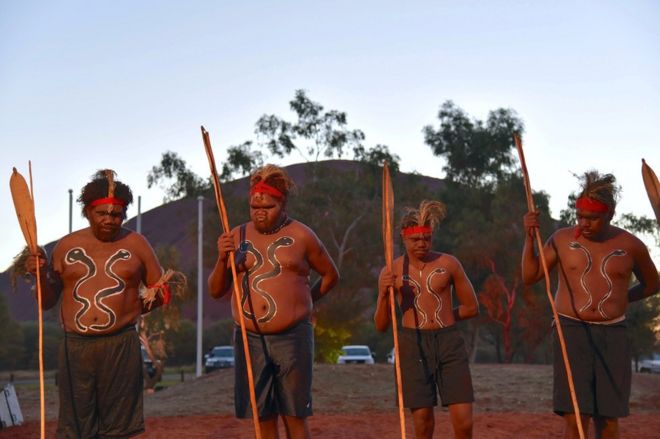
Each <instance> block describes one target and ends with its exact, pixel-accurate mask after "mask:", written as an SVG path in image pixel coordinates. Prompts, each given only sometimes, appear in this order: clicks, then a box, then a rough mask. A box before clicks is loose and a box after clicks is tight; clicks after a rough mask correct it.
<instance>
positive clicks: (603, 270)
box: [598, 249, 626, 320]
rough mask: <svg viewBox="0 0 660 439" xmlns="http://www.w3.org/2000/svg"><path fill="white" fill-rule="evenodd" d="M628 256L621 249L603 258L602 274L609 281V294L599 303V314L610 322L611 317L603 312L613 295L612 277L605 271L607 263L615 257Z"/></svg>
mask: <svg viewBox="0 0 660 439" xmlns="http://www.w3.org/2000/svg"><path fill="white" fill-rule="evenodd" d="M625 254H626V251H625V250H621V249H616V250H614V251H613V252H612V253H610V254H608V255H607V256H605V257H604V258H603V263H602V264H601V265H600V274H601V275H602V276H603V277H604V278H605V280H606V281H607V293H605V295H604V296H603V298H602V299H600V301H599V302H598V312H599V313H600V315H601V316H603V318H604V319H608V320H609V318H610V317H609V316H608V315H607V314H605V311H603V305H604V304H605V301H606V300H607V299H609V298H610V296H611V295H612V280H611V279H610V277H609V276H608V275H607V272H606V271H605V268H606V265H607V262H608V261H609V260H610V258H611V257H613V256H623V255H625Z"/></svg>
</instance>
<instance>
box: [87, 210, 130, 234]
mask: <svg viewBox="0 0 660 439" xmlns="http://www.w3.org/2000/svg"><path fill="white" fill-rule="evenodd" d="M87 220H89V226H90V227H91V229H92V233H93V234H94V236H96V238H97V239H98V240H100V241H104V242H108V241H112V240H113V239H114V238H115V237H116V236H117V234H118V233H119V230H120V229H121V224H122V223H123V222H124V208H123V207H121V206H118V205H116V204H99V205H98V206H94V207H88V208H87Z"/></svg>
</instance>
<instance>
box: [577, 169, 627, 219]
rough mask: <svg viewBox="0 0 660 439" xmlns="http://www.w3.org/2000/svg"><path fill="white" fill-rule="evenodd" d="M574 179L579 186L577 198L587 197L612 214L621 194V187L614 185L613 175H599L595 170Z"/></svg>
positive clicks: (614, 178)
mask: <svg viewBox="0 0 660 439" xmlns="http://www.w3.org/2000/svg"><path fill="white" fill-rule="evenodd" d="M576 177H577V178H578V179H579V180H580V186H581V191H580V193H579V195H578V198H582V197H587V198H591V199H592V200H596V201H600V202H601V203H604V204H606V205H607V206H608V207H609V208H610V212H611V213H614V209H615V208H616V203H617V201H618V199H619V194H620V192H621V187H620V186H619V185H618V184H617V183H616V177H614V175H612V174H600V173H599V172H598V171H596V170H590V171H587V172H585V173H584V174H582V175H579V176H576Z"/></svg>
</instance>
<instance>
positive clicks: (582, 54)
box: [0, 0, 660, 270]
mask: <svg viewBox="0 0 660 439" xmlns="http://www.w3.org/2000/svg"><path fill="white" fill-rule="evenodd" d="M658 23H660V2H657V1H626V2H621V1H618V2H617V1H570V2H569V1H555V2H534V1H488V2H485V1H484V2H478V1H452V2H450V1H433V2H432V1H407V2H395V1H334V2H312V1H287V0H281V1H277V2H275V1H270V2H262V1H258V2H257V1H252V2H251V1H245V0H244V1H194V0H193V1H163V0H158V1H155V0H154V1H124V0H120V1H116V0H115V1H93V2H90V1H69V0H62V1H34V0H23V1H18V0H16V1H9V0H0V148H1V150H2V164H3V166H2V172H3V175H4V178H5V182H6V183H5V187H4V189H2V190H0V201H2V203H3V205H5V206H6V207H5V209H6V210H5V213H4V214H3V215H1V216H0V221H1V225H2V230H3V231H4V237H3V239H2V244H1V246H0V270H4V269H6V268H7V266H8V265H9V263H10V261H11V258H12V257H13V256H14V255H15V254H16V253H18V252H19V251H20V250H21V248H22V246H23V245H24V240H23V237H22V235H21V232H20V229H19V227H18V222H17V221H16V216H15V214H14V209H13V205H12V202H11V196H10V192H9V185H8V181H9V176H10V174H11V170H12V167H13V166H16V167H17V168H18V169H19V171H21V172H22V173H23V174H24V175H25V176H26V177H27V171H28V170H27V163H28V160H32V168H33V176H34V190H35V197H36V212H37V223H38V227H39V242H40V243H41V244H46V243H47V242H50V241H53V240H56V239H58V238H59V237H61V236H63V235H65V234H66V233H67V232H68V190H69V189H73V190H74V194H75V196H77V195H78V194H79V191H80V189H81V187H82V186H83V185H84V184H85V183H86V182H87V181H88V180H89V177H90V175H92V174H93V173H94V172H95V171H96V170H97V169H101V168H112V169H115V170H116V171H117V173H118V178H119V179H120V180H122V181H123V182H125V183H127V184H129V185H130V186H131V187H132V189H133V192H134V194H135V195H136V198H137V195H140V196H141V197H142V210H143V211H147V210H149V209H151V208H154V207H156V206H158V205H159V204H161V203H162V199H163V195H164V193H163V191H162V190H160V189H158V188H151V189H147V174H148V172H149V170H150V169H151V167H152V166H153V165H156V164H158V162H159V161H160V157H161V154H162V153H163V152H165V151H168V150H169V151H174V152H176V153H177V154H179V155H180V156H181V157H182V158H183V159H184V160H186V162H187V163H188V165H189V166H190V167H191V169H193V170H194V171H195V172H196V173H198V174H199V175H203V176H206V175H208V165H207V162H206V156H205V154H204V150H203V145H202V139H201V136H200V131H199V127H200V125H204V126H205V127H206V128H207V129H208V130H209V132H210V133H211V138H212V141H213V145H214V149H215V155H216V160H218V161H219V162H221V161H222V160H223V159H224V158H226V149H227V147H229V146H233V145H237V144H240V143H242V142H244V141H246V140H251V139H254V138H255V135H254V124H255V122H256V121H257V119H258V118H259V117H260V116H261V115H263V114H276V115H278V116H280V117H283V118H287V119H293V113H292V112H291V111H290V110H289V107H288V102H289V101H290V100H291V99H292V98H293V96H294V92H295V90H297V89H304V90H306V91H307V93H308V96H309V97H310V98H311V99H312V100H314V101H316V102H319V103H321V104H322V105H323V106H324V107H325V108H326V109H336V110H340V111H345V112H346V113H347V116H348V126H349V128H351V129H361V130H362V131H364V133H365V134H366V141H365V145H366V146H374V145H376V144H384V145H387V146H388V147H389V148H390V149H391V150H392V151H393V152H394V153H396V154H398V155H399V156H400V157H401V159H402V166H401V167H402V170H403V171H405V172H411V171H417V172H419V173H421V174H425V175H429V176H433V177H438V178H441V177H443V173H442V166H443V160H442V159H441V158H439V157H436V156H433V154H432V153H431V150H430V148H429V147H428V146H427V145H425V144H424V140H423V134H422V128H423V127H424V126H425V125H429V124H431V125H434V126H436V125H437V112H438V109H439V107H440V105H441V104H442V103H443V102H445V101H446V100H453V101H454V102H455V103H456V104H457V105H458V106H460V107H461V108H463V109H464V110H465V111H466V112H467V113H469V114H470V115H472V116H474V117H477V118H480V119H485V118H486V117H487V115H488V111H490V110H494V109H497V108H500V107H504V108H511V109H514V110H515V111H516V112H517V114H518V116H519V117H520V118H521V119H522V120H523V121H524V123H525V127H526V132H525V134H524V144H525V151H526V155H527V162H528V163H527V164H528V168H529V171H530V176H531V183H532V186H533V188H534V189H535V190H544V191H546V192H547V193H548V194H550V196H551V210H552V214H553V216H554V217H558V215H559V211H560V209H562V208H564V207H565V206H566V199H567V196H568V195H569V193H570V192H571V191H574V190H575V189H576V188H577V181H576V179H575V178H574V177H573V175H572V173H580V172H583V171H585V170H587V169H590V168H595V169H598V170H600V171H602V172H612V173H614V174H615V175H616V176H617V178H618V180H619V183H620V184H621V185H622V187H623V192H622V198H621V201H620V204H619V208H618V212H619V213H625V212H631V213H634V214H637V215H645V216H647V217H653V211H652V209H651V206H650V203H649V201H648V198H647V196H646V193H645V191H644V186H643V183H642V178H641V172H640V169H641V159H642V158H645V159H646V160H647V162H648V163H649V164H650V165H651V166H652V167H653V168H654V169H655V171H656V173H659V172H660V129H659V128H660V26H659V25H658ZM296 161H299V159H298V157H296V156H292V157H291V158H289V159H287V160H276V163H278V164H290V163H293V162H296ZM394 189H395V190H396V188H394ZM210 202H211V201H210ZM228 208H231V206H228ZM136 213H137V203H135V204H134V205H133V206H131V207H130V208H129V211H128V214H129V217H130V216H134V215H135V214H136ZM191 215H196V212H191ZM86 225H87V223H86V220H84V218H82V217H81V215H80V209H79V207H78V206H75V207H74V222H73V226H74V229H79V228H82V227H85V226H86ZM312 226H313V225H312ZM650 242H651V241H649V243H650ZM520 245H521V246H522V241H521V243H520ZM654 251H655V252H656V253H655V254H656V255H657V249H656V250H654ZM655 260H656V263H658V257H657V256H656V257H655Z"/></svg>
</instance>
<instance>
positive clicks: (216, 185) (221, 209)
mask: <svg viewBox="0 0 660 439" xmlns="http://www.w3.org/2000/svg"><path fill="white" fill-rule="evenodd" d="M201 128H202V139H203V140H204V149H205V150H206V157H207V158H208V160H209V166H210V167H211V177H212V178H213V191H214V192H215V203H216V204H217V206H218V213H220V219H221V221H222V229H223V230H224V231H225V232H230V231H231V229H230V228H229V219H228V218H227V210H226V209H225V201H224V199H223V198H222V191H221V189H220V180H218V170H217V168H216V166H215V158H214V157H213V148H211V138H210V137H209V132H208V131H206V130H205V129H204V127H203V126H202V127H201ZM229 264H230V266H231V274H232V276H233V277H234V281H233V282H232V283H233V284H234V302H235V303H236V314H238V322H239V324H240V326H241V337H242V338H243V352H244V354H245V366H246V368H247V376H248V387H249V388H250V403H251V404H252V421H253V422H254V432H255V435H256V437H257V439H261V427H260V425H259V409H258V408H257V397H256V393H255V391H254V377H253V376H252V359H251V357H250V348H249V346H248V339H247V331H246V329H245V319H244V317H243V310H242V309H241V293H240V292H239V291H238V282H237V279H238V276H237V275H236V260H235V259H234V252H230V253H229Z"/></svg>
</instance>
